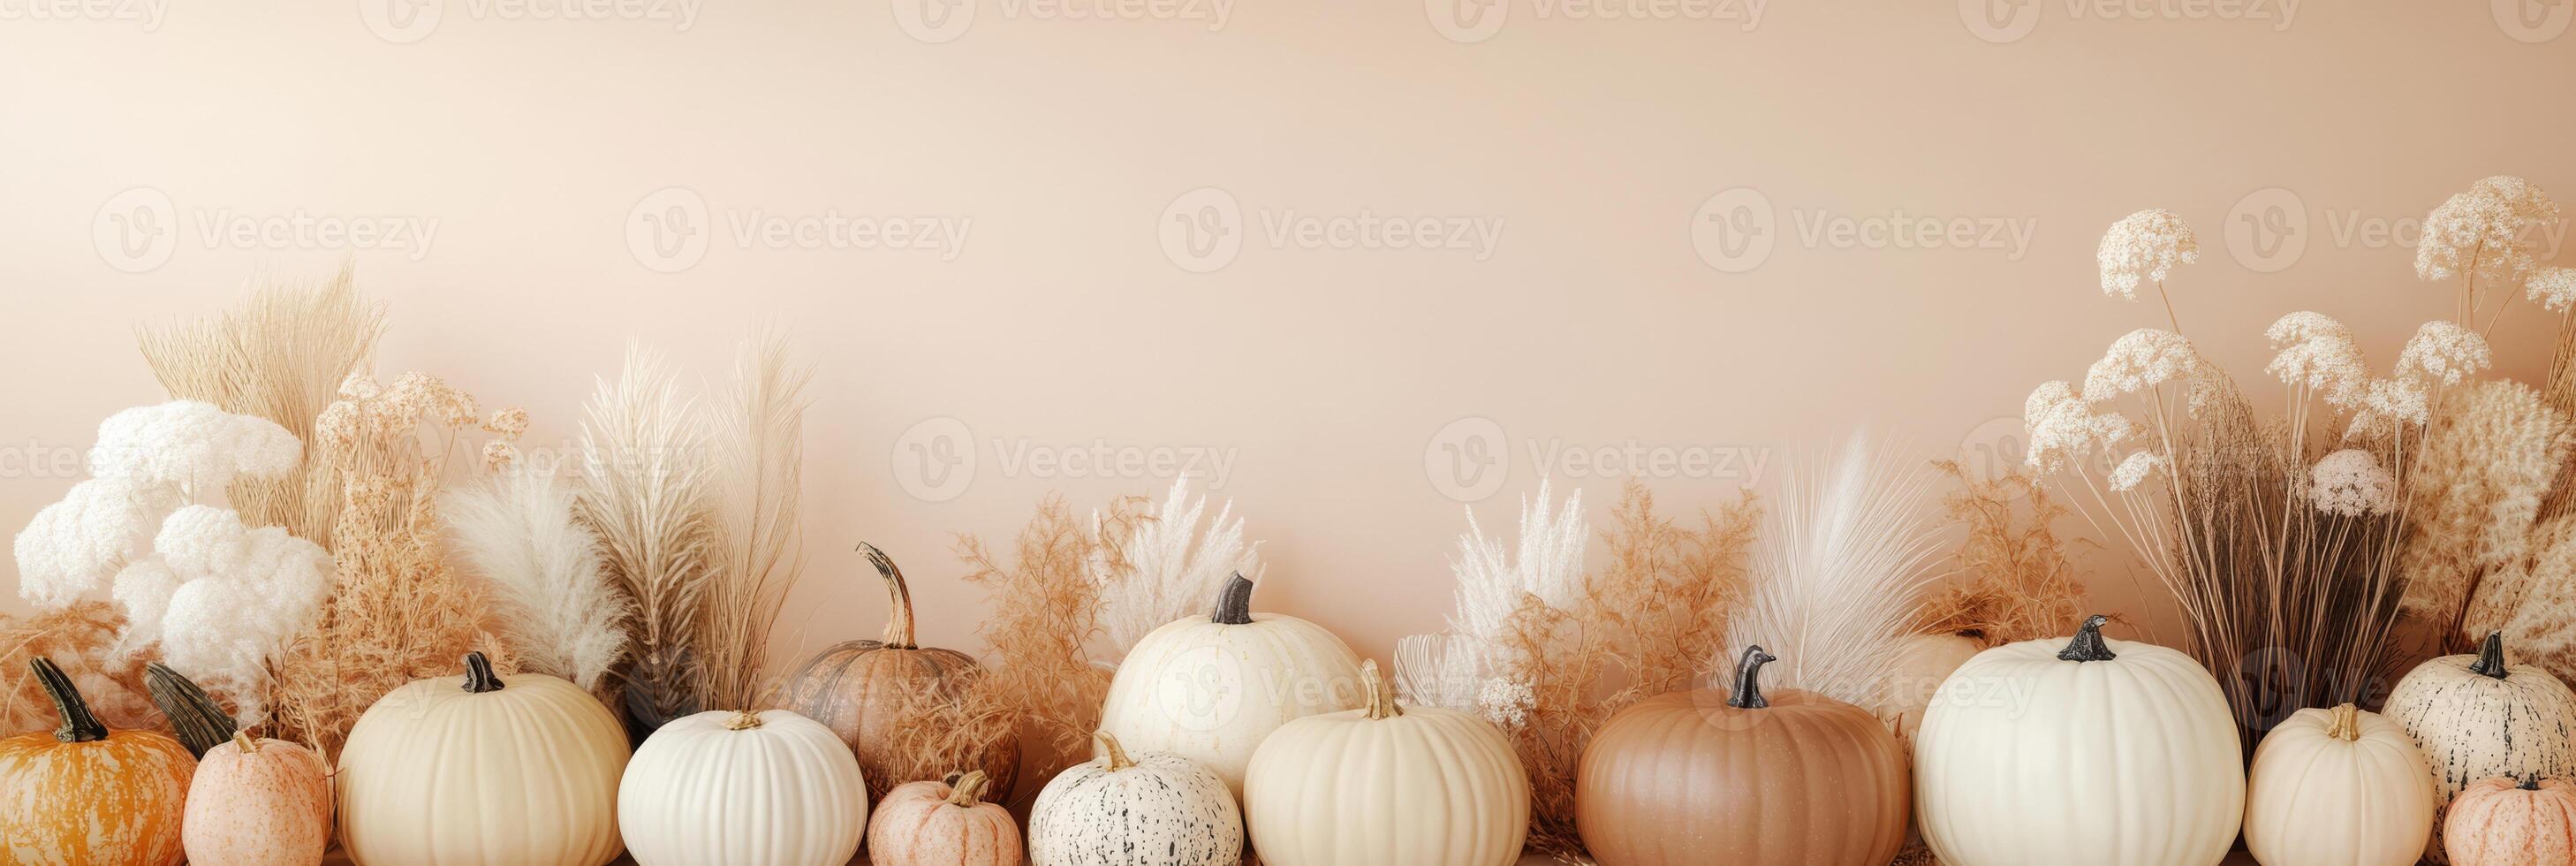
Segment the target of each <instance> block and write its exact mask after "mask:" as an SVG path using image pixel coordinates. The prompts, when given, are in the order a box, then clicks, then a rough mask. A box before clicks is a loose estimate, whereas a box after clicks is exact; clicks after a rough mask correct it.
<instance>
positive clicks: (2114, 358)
mask: <svg viewBox="0 0 2576 866" xmlns="http://www.w3.org/2000/svg"><path fill="white" fill-rule="evenodd" d="M2176 380H2179V381H2181V382H2182V383H2183V384H2185V385H2187V386H2188V387H2189V391H2188V392H2187V393H2188V403H2187V405H2188V406H2189V408H2190V411H2191V412H2192V413H2193V414H2199V412H2200V410H2201V409H2202V408H2204V407H2206V406H2207V405H2208V404H2209V403H2210V401H2212V400H2215V399H2217V398H2218V397H2219V396H2220V395H2222V394H2224V393H2225V392H2226V380H2225V377H2224V376H2222V375H2221V374H2220V373H2219V372H2218V370H2217V368H2215V367H2212V366H2210V364H2209V362H2208V361H2206V360H2203V359H2202V358H2201V357H2200V350H2199V349H2196V348H2193V347H2192V345H2191V341H2190V340H2186V339H2183V338H2182V335H2181V334H2176V333H2174V332H2172V331H2163V330H2157V329H2155V328H2139V329H2137V330H2135V331H2130V332H2129V333H2127V334H2125V335H2122V336H2121V337H2120V339H2118V340H2115V341H2113V342H2112V343H2111V348H2110V350H2109V351H2107V352H2104V353H2103V354H2102V360H2099V361H2095V362H2093V366H2092V367H2091V368H2090V369H2087V370H2086V371H2085V372H2084V400H2085V401H2086V402H2090V403H2100V402H2102V401H2105V400H2111V399H2116V398H2118V397H2120V396H2121V395H2124V394H2131V393H2135V392H2138V391H2142V390H2146V389H2148V388H2153V387H2156V386H2158V385H2162V384H2164V383H2166V382H2169V381H2176Z"/></svg>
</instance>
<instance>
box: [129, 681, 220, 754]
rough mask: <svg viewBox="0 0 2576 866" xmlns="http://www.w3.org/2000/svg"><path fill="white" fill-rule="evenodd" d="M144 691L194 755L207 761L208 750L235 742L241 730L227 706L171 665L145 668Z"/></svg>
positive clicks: (181, 741) (172, 730)
mask: <svg viewBox="0 0 2576 866" xmlns="http://www.w3.org/2000/svg"><path fill="white" fill-rule="evenodd" d="M143 688H144V690H145V691H147V692H150V693H151V694H152V703H153V704H154V705H156V706H159V707H160V708H161V714H162V715H164V716H168V717H170V730H171V732H172V733H176V734H178V735H179V742H180V744H182V745H185V746H187V747H188V752H189V753H190V754H193V755H196V756H197V757H200V758H203V757H205V756H206V750H208V749H212V748H214V747H216V746H220V745H223V744H224V743H226V742H229V741H231V740H232V739H233V735H234V734H235V733H237V732H238V731H239V730H240V728H241V723H240V722H238V721H235V720H234V719H233V717H232V714H231V713H227V712H224V705H223V704H219V703H216V702H215V699H214V697H213V696H211V695H208V694H206V690H205V689H202V688H198V687H197V684H196V682H195V681H192V680H190V679H188V678H187V677H184V676H180V675H179V672H178V671H176V670H172V669H171V668H170V666H169V665H165V664H162V663H160V662H153V663H151V664H148V665H144V666H143Z"/></svg>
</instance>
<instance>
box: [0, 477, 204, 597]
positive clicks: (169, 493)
mask: <svg viewBox="0 0 2576 866" xmlns="http://www.w3.org/2000/svg"><path fill="white" fill-rule="evenodd" d="M179 504H180V503H179V496H178V492H177V491H176V490H174V489H172V488H170V487H167V486H163V485H152V486H141V485H137V484H136V483H135V482H133V481H131V480H128V479H123V478H93V479H90V480H88V481H83V482H81V483H79V484H75V485H72V489H71V492H70V493H67V494H64V495H63V500H62V501H61V502H56V503H54V504H52V505H48V506H45V508H44V510H42V511H38V512H36V519H34V520H31V521H28V523H27V528H26V530H25V531H23V532H20V533H18V540H17V543H16V553H17V559H18V596H19V597H20V598H24V599H26V600H27V603H29V604H32V605H35V607H36V609H37V610H59V609H62V608H64V607H66V606H68V605H70V604H71V603H73V602H74V601H77V600H78V599H79V598H80V596H81V595H82V594H84V593H87V592H89V591H90V590H93V589H96V588H98V585H99V584H100V583H101V582H103V581H105V580H107V578H108V577H110V576H111V575H114V574H115V573H116V572H117V570H118V569H121V568H124V567H125V564H126V563H127V562H130V561H133V560H135V559H138V558H141V557H142V556H144V555H145V554H147V553H150V552H151V549H152V534H153V533H154V532H155V531H157V530H158V529H159V527H160V526H161V521H162V520H163V519H164V518H167V517H169V516H170V512H171V511H173V510H175V509H177V508H178V507H179Z"/></svg>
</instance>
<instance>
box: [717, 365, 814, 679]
mask: <svg viewBox="0 0 2576 866" xmlns="http://www.w3.org/2000/svg"><path fill="white" fill-rule="evenodd" d="M810 375H811V371H810V369H809V368H800V367H795V366H793V365H792V364H791V363H790V361H789V360H788V346H787V343H786V341H785V340H784V339H782V338H780V337H778V336H777V335H774V334H773V335H769V336H765V337H762V338H760V339H757V340H754V341H752V342H747V343H745V344H743V347H742V352H741V357H740V360H739V361H738V362H737V364H736V366H735V369H734V380H733V385H732V387H731V389H730V390H729V392H728V393H727V394H726V400H725V405H724V407H723V411H719V412H716V413H713V414H714V421H715V423H714V425H713V426H714V431H713V432H714V435H713V437H712V439H713V445H714V448H713V452H714V453H713V457H714V460H715V465H714V476H713V481H714V484H713V492H714V493H715V502H714V505H715V509H714V512H713V514H712V515H711V518H712V522H711V525H712V528H713V530H714V534H713V536H712V542H713V543H712V549H711V558H712V559H713V560H714V562H715V564H716V570H715V572H714V578H713V579H712V580H711V581H709V582H708V584H707V590H706V623H705V629H706V632H705V634H704V636H703V637H702V638H701V639H700V640H699V642H698V647H699V651H700V652H701V654H702V655H701V658H702V659H703V662H702V670H704V671H705V677H706V691H707V698H706V703H705V705H706V706H707V707H709V708H712V709H756V708H758V707H760V706H762V705H764V704H765V703H768V702H769V701H770V699H771V698H773V697H774V695H772V694H771V691H772V690H771V688H770V687H768V686H767V685H765V684H764V683H765V681H764V679H763V674H762V671H763V670H765V669H766V668H767V667H768V661H769V633H770V630H771V629H772V628H774V627H776V625H777V623H778V613H779V610H780V608H782V607H783V606H784V605H786V603H787V590H788V589H789V588H790V587H793V586H794V585H795V584H796V579H797V577H798V575H800V574H802V573H803V572H804V568H805V554H804V546H803V540H804V535H803V533H802V532H801V531H800V530H799V528H798V525H799V524H798V515H799V511H798V508H799V505H800V503H801V502H802V499H803V496H802V490H803V485H802V483H801V481H800V479H799V476H800V475H801V474H802V473H803V471H804V468H805V445H804V442H805V407H806V404H807V400H806V398H805V384H806V382H807V381H808V379H809V378H810Z"/></svg>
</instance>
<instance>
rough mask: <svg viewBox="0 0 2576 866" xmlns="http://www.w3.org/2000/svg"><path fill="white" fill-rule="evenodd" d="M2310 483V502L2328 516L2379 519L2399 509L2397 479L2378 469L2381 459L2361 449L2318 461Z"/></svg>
mask: <svg viewBox="0 0 2576 866" xmlns="http://www.w3.org/2000/svg"><path fill="white" fill-rule="evenodd" d="M2308 481H2309V488H2308V499H2309V501H2310V502H2313V503H2315V504H2316V507H2317V510H2318V511H2323V512H2326V513H2328V514H2340V515H2343V516H2345V517H2360V516H2362V515H2365V514H2368V515H2372V516H2377V515H2381V514H2386V513H2388V510H2389V509H2390V508H2393V507H2395V506H2396V502H2397V479H2396V478H2395V477H2393V476H2390V475H2389V474H2388V470H2387V469H2385V468H2382V467H2381V466H2380V465H2379V458H2378V457H2376V456H2374V455H2372V454H2371V453H2370V452H2368V451H2364V450H2362V449H2359V448H2346V449H2343V450H2341V451H2337V452H2334V453H2332V454H2328V455H2326V456H2325V457H2324V458H2323V459H2320V460H2318V461H2317V465H2316V468H2314V469H2313V470H2310V472H2309V474H2308Z"/></svg>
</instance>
